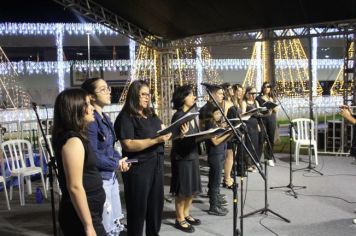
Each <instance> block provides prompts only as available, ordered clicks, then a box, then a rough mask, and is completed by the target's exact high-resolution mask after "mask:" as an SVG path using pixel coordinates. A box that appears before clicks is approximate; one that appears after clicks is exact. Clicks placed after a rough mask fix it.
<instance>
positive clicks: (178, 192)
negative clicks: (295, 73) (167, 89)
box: [170, 85, 201, 233]
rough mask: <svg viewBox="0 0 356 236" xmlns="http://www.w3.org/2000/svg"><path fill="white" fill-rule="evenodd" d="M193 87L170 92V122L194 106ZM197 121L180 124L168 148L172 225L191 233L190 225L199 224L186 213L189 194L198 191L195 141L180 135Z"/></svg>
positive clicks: (192, 130)
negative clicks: (172, 198)
mask: <svg viewBox="0 0 356 236" xmlns="http://www.w3.org/2000/svg"><path fill="white" fill-rule="evenodd" d="M195 99H196V97H195V96H194V93H193V88H192V87H191V86H190V85H183V86H181V87H178V88H176V89H175V91H174V93H173V99H172V102H173V108H174V109H176V110H177V111H176V113H174V115H173V117H172V122H171V123H174V122H175V121H176V120H178V119H179V118H181V117H183V116H184V115H185V114H186V113H187V112H189V111H190V110H191V109H192V108H193V107H194V106H195ZM197 124H198V123H197V122H196V120H195V119H193V120H191V121H190V122H187V123H185V124H183V125H182V126H181V134H180V137H178V138H176V139H174V141H173V145H172V150H171V162H172V165H171V167H172V179H171V190H170V192H171V193H172V194H173V195H174V196H175V208H176V221H175V227H176V228H177V229H179V230H182V231H184V232H189V233H192V232H194V225H195V226H196V225H200V223H201V222H200V220H199V219H197V218H194V217H193V216H191V215H190V208H191V205H192V201H193V196H195V195H197V194H199V193H201V181H200V169H199V155H198V144H197V142H196V139H195V138H194V137H191V138H184V135H186V134H187V135H189V134H194V133H198V132H199V129H198V125H197Z"/></svg>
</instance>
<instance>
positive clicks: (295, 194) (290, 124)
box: [270, 91, 307, 198]
mask: <svg viewBox="0 0 356 236" xmlns="http://www.w3.org/2000/svg"><path fill="white" fill-rule="evenodd" d="M272 93H274V91H272ZM274 95H276V94H274ZM274 97H275V98H276V99H277V101H278V103H279V105H280V106H281V108H282V111H283V113H284V114H285V115H286V117H287V119H288V122H289V184H288V185H286V186H277V187H270V189H277V188H289V189H290V190H287V191H288V192H290V193H292V195H293V196H294V198H298V196H297V193H296V192H295V190H294V188H299V189H303V188H307V187H306V186H297V185H294V184H293V169H292V129H293V123H292V121H291V119H290V117H289V116H288V113H287V112H286V110H285V109H284V107H283V105H282V103H281V101H280V100H279V98H278V97H277V96H274Z"/></svg>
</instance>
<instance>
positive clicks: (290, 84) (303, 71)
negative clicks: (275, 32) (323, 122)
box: [243, 39, 323, 97]
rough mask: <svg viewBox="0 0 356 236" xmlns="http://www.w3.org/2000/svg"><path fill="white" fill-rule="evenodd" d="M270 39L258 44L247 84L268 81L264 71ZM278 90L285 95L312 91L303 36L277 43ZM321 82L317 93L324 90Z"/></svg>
mask: <svg viewBox="0 0 356 236" xmlns="http://www.w3.org/2000/svg"><path fill="white" fill-rule="evenodd" d="M266 51H267V50H266V42H257V43H255V45H254V48H253V52H252V57H251V63H250V65H249V68H248V71H247V73H246V77H245V80H244V82H243V86H254V87H257V88H259V87H260V86H261V85H262V83H263V82H265V81H268V79H267V76H266V73H263V70H264V69H265V63H266V60H267V58H266V55H267V53H266ZM274 58H275V65H277V66H276V67H275V80H276V92H277V93H278V94H281V95H284V96H296V97H307V96H309V91H310V82H309V68H308V58H307V56H306V53H305V51H304V48H303V46H302V44H301V41H300V40H299V39H291V40H278V41H276V42H275V45H274ZM322 91H323V90H322V87H321V85H320V83H319V82H318V81H317V82H316V94H317V95H318V96H320V95H321V94H322Z"/></svg>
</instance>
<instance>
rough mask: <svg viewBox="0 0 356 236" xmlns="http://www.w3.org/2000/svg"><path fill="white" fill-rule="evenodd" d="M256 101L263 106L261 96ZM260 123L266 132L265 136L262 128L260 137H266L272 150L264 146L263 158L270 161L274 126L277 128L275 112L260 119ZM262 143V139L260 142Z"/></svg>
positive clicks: (263, 101)
mask: <svg viewBox="0 0 356 236" xmlns="http://www.w3.org/2000/svg"><path fill="white" fill-rule="evenodd" d="M256 100H257V101H258V103H259V104H260V106H263V105H262V104H264V103H265V102H267V101H265V100H264V99H263V97H262V96H258V97H257V98H256ZM262 122H263V125H264V127H265V129H266V132H267V136H266V135H265V134H264V130H263V127H262V133H263V135H262V137H263V138H264V137H267V138H268V140H269V142H270V144H271V148H272V150H271V149H270V148H269V147H268V146H265V152H264V153H265V157H266V159H267V160H272V155H273V153H271V152H273V146H274V136H275V132H276V126H277V115H276V112H275V111H272V113H271V114H270V115H267V116H264V117H262ZM262 141H264V139H263V140H262Z"/></svg>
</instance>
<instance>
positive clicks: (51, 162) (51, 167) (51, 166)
mask: <svg viewBox="0 0 356 236" xmlns="http://www.w3.org/2000/svg"><path fill="white" fill-rule="evenodd" d="M32 108H33V110H34V112H35V114H36V118H37V122H38V125H39V127H40V130H41V134H42V136H43V137H44V142H45V147H46V150H47V153H48V155H49V157H50V160H49V161H48V163H47V166H48V177H49V185H50V188H49V189H50V193H51V210H52V227H53V235H54V236H57V224H56V208H55V204H54V191H53V171H54V173H55V175H56V176H57V177H58V173H57V167H56V163H55V159H54V157H53V156H52V154H51V151H50V148H49V144H48V140H47V137H46V135H45V132H44V130H43V127H42V124H41V120H40V117H39V115H38V112H37V104H36V103H34V102H33V103H32ZM40 145H41V144H40Z"/></svg>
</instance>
